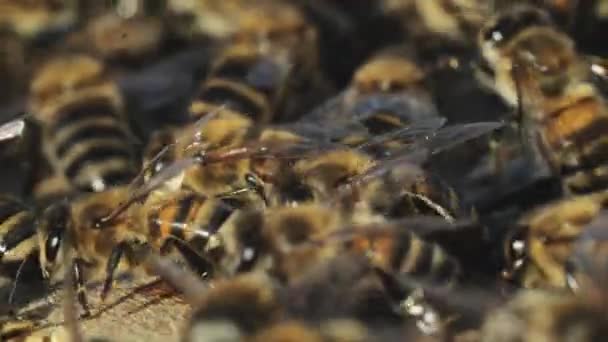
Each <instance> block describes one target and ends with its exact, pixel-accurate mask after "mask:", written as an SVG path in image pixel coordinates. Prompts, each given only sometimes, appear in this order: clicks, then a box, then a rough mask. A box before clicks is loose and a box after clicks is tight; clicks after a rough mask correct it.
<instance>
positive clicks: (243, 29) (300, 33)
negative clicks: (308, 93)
mask: <svg viewBox="0 0 608 342" xmlns="http://www.w3.org/2000/svg"><path fill="white" fill-rule="evenodd" d="M167 8H168V10H169V13H171V14H173V15H177V16H181V17H187V18H189V19H190V20H183V21H182V23H185V24H186V26H189V27H188V28H186V29H185V31H187V33H186V34H187V35H189V36H197V35H199V36H200V35H204V36H210V37H211V38H214V39H218V40H223V41H229V42H234V43H244V42H245V43H250V44H253V45H256V46H257V47H258V48H259V49H260V51H263V52H265V53H268V52H270V51H271V50H274V49H277V48H279V49H284V50H290V51H292V52H291V53H293V54H294V58H295V59H294V60H298V61H300V62H306V63H311V64H312V65H314V64H315V63H317V61H318V46H317V44H318V43H317V32H316V29H315V27H314V26H312V25H311V24H310V23H309V22H308V21H307V19H306V17H305V16H304V14H303V13H302V12H301V11H300V10H299V9H298V8H297V7H296V6H294V5H292V4H290V3H288V2H286V1H258V2H256V3H255V5H254V4H250V3H248V2H246V1H240V0H234V1H225V2H224V1H215V0H205V1H198V2H192V3H183V2H179V1H169V3H168V5H167ZM182 31H184V30H183V28H182ZM269 49H270V50H269ZM274 51H276V50H274ZM296 56H297V57H296ZM302 57H306V59H308V61H306V60H305V59H303V58H302Z"/></svg>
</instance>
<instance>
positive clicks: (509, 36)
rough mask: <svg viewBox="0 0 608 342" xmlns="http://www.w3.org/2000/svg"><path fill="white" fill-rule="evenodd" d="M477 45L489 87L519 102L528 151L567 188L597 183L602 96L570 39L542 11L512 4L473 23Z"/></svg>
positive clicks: (513, 102) (578, 190)
mask: <svg viewBox="0 0 608 342" xmlns="http://www.w3.org/2000/svg"><path fill="white" fill-rule="evenodd" d="M479 46H480V51H481V54H482V56H483V59H484V61H485V63H486V64H487V66H489V67H488V68H487V69H488V70H489V74H490V75H493V76H492V77H491V79H492V82H493V84H492V85H491V87H492V88H493V89H494V90H495V91H496V93H497V94H499V95H500V96H501V97H502V98H503V99H504V100H505V102H507V103H508V104H510V105H511V106H513V107H516V108H517V110H518V120H519V124H520V126H519V130H520V132H521V136H522V137H523V142H522V144H523V145H524V146H527V147H528V150H529V151H528V152H529V155H530V156H531V157H532V158H534V159H535V160H538V161H539V165H548V166H549V167H550V170H551V172H552V173H553V174H554V175H555V176H557V177H559V178H561V179H562V184H563V188H564V191H565V192H567V193H581V192H589V191H592V190H594V189H598V188H602V187H603V186H604V185H603V184H604V183H605V180H604V178H605V177H604V173H605V172H604V167H603V162H602V160H603V156H602V153H601V152H600V151H601V149H602V146H603V144H604V142H603V138H602V132H603V128H602V127H603V125H604V123H603V122H604V120H605V116H606V113H605V104H604V101H603V98H602V97H601V95H600V93H599V91H598V89H597V88H596V87H595V86H594V85H593V83H592V82H591V81H590V79H591V76H590V68H589V66H588V64H587V63H585V61H584V59H583V58H582V57H581V56H580V55H579V54H578V53H577V51H576V49H575V46H574V43H573V41H572V40H571V39H570V38H569V37H568V36H567V35H566V34H564V33H561V32H560V31H558V30H557V29H556V28H555V27H553V26H552V25H551V24H550V20H549V19H548V16H547V14H546V13H544V12H542V11H539V10H537V9H534V8H531V7H514V8H513V9H511V10H510V11H506V12H504V13H503V14H499V15H498V16H496V17H495V18H494V19H493V20H491V21H490V22H489V23H488V24H487V25H486V26H485V27H484V28H483V29H482V30H481V31H480V34H479Z"/></svg>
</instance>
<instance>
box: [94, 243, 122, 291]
mask: <svg viewBox="0 0 608 342" xmlns="http://www.w3.org/2000/svg"><path fill="white" fill-rule="evenodd" d="M127 248H128V244H127V243H126V242H121V243H119V244H118V245H116V246H114V248H113V249H112V252H111V254H110V257H109V258H108V263H107V264H106V279H105V280H104V282H103V289H102V290H101V300H102V301H104V300H105V299H106V297H107V296H108V294H109V293H110V290H111V289H112V283H113V282H114V273H115V272H116V268H117V267H118V263H119V262H120V259H121V258H122V256H123V254H124V252H125V250H126V249H127Z"/></svg>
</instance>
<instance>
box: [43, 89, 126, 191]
mask: <svg viewBox="0 0 608 342" xmlns="http://www.w3.org/2000/svg"><path fill="white" fill-rule="evenodd" d="M57 113H58V115H57V118H58V119H57V120H56V121H55V122H52V123H51V125H50V126H49V129H48V135H47V138H48V140H47V141H49V142H50V146H53V152H54V155H55V157H56V158H57V162H58V164H59V165H61V167H62V169H63V172H64V174H65V176H66V177H67V178H68V179H69V180H70V182H71V183H72V184H73V185H74V186H76V188H77V189H78V190H81V191H93V192H98V191H102V190H105V189H107V188H108V187H111V186H116V185H121V184H127V183H128V182H130V181H131V180H132V179H133V177H134V176H135V174H136V168H135V164H134V158H135V156H136V155H135V149H134V147H133V145H132V144H131V143H130V141H131V137H130V134H129V129H128V127H127V125H126V123H125V122H124V121H123V117H122V113H121V112H120V108H118V107H117V106H116V105H115V104H114V103H113V102H112V101H111V100H110V99H109V98H106V97H99V98H94V99H87V100H85V101H76V102H73V103H70V104H69V105H66V106H64V107H63V108H60V109H59V110H58V112H57Z"/></svg>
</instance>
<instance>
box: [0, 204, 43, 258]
mask: <svg viewBox="0 0 608 342" xmlns="http://www.w3.org/2000/svg"><path fill="white" fill-rule="evenodd" d="M35 229H36V228H35V214H34V211H33V210H32V209H30V208H28V207H27V206H25V205H24V204H23V203H22V202H21V201H19V200H17V199H16V198H13V197H11V196H8V195H2V196H0V236H1V237H0V259H1V260H3V261H7V260H10V259H12V258H13V257H16V258H17V259H22V258H24V257H27V256H28V255H29V253H31V252H32V250H33V249H34V245H31V243H28V244H27V245H25V244H24V245H20V244H21V242H22V241H24V240H28V241H29V240H31V241H32V242H33V239H32V237H33V236H34V234H35V233H36V230H35ZM18 245H20V246H19V248H18V249H16V247H17V246H18Z"/></svg>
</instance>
